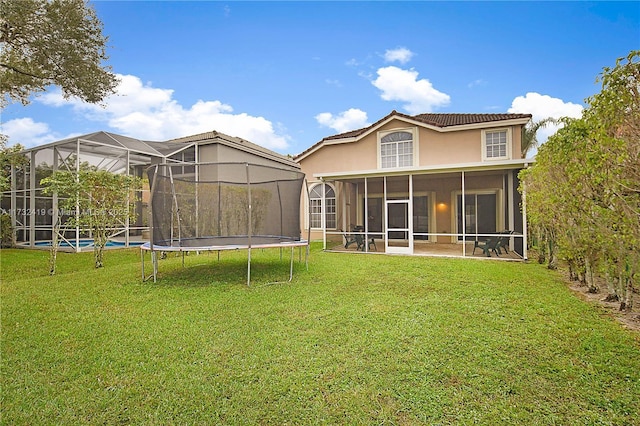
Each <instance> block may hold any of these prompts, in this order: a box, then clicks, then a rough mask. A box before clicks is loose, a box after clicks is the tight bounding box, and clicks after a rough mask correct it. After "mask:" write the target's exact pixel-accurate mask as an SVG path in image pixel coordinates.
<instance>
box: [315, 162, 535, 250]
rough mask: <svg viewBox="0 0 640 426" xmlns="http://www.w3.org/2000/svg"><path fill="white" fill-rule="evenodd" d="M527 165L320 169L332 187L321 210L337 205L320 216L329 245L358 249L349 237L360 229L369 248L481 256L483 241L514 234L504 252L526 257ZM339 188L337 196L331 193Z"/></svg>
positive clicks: (324, 183) (363, 246) (365, 247)
mask: <svg viewBox="0 0 640 426" xmlns="http://www.w3.org/2000/svg"><path fill="white" fill-rule="evenodd" d="M521 168H522V166H520V167H519V168H513V169H505V168H504V167H502V168H500V169H491V168H490V167H486V166H485V167H476V168H469V169H466V170H465V169H456V170H447V169H439V170H423V171H411V172H404V173H403V172H401V171H398V172H395V173H393V174H390V173H387V174H379V175H376V174H368V175H351V176H344V175H343V176H331V175H329V174H326V175H323V176H317V177H319V178H320V179H321V184H320V185H321V187H324V188H325V191H318V193H322V194H325V197H323V199H322V200H321V203H322V204H321V208H320V209H319V210H320V211H325V212H330V211H331V208H332V205H335V206H334V207H333V209H334V210H335V214H334V215H332V216H329V219H327V215H323V216H322V217H321V218H320V217H318V219H322V220H321V222H322V223H321V224H320V227H321V229H322V234H323V240H324V247H325V249H327V250H338V251H344V250H354V246H351V245H350V244H348V239H349V238H354V235H355V236H359V237H360V239H361V241H363V242H364V243H363V244H358V247H357V249H359V250H362V251H364V252H372V251H375V252H384V253H396V254H431V255H447V256H482V255H483V252H482V250H477V249H476V250H475V253H474V247H475V246H476V245H477V244H476V242H484V241H485V240H487V239H489V238H491V237H497V236H500V235H504V233H508V235H509V237H508V246H507V247H505V248H506V249H507V250H506V253H505V251H504V250H503V251H502V254H501V255H500V257H503V258H512V259H514V258H517V259H526V258H527V252H526V210H525V209H524V207H525V206H524V204H523V197H522V196H521V194H520V193H519V192H518V185H519V181H518V172H519V170H520V169H521ZM332 193H333V194H335V199H329V200H328V199H327V197H326V194H329V195H331V194H332ZM322 207H324V208H322ZM312 212H313V210H312ZM345 246H347V247H345ZM492 256H493V257H495V256H496V255H495V254H493V255H492Z"/></svg>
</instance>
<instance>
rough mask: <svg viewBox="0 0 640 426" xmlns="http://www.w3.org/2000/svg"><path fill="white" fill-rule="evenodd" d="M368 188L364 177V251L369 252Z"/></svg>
mask: <svg viewBox="0 0 640 426" xmlns="http://www.w3.org/2000/svg"><path fill="white" fill-rule="evenodd" d="M368 198H369V188H367V177H366V176H365V178H364V212H363V213H364V215H363V216H364V241H365V242H364V251H365V252H367V253H368V252H369V243H368V241H369V200H368Z"/></svg>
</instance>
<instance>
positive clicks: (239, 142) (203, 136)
mask: <svg viewBox="0 0 640 426" xmlns="http://www.w3.org/2000/svg"><path fill="white" fill-rule="evenodd" d="M213 139H215V140H217V141H218V142H221V143H225V144H227V145H229V146H233V147H235V148H239V149H241V150H243V151H247V152H253V153H256V154H259V155H261V156H262V157H266V158H271V159H273V160H277V161H279V162H281V163H285V164H287V165H290V166H293V167H296V168H299V167H300V165H299V164H298V163H296V162H295V161H293V160H292V159H291V158H289V157H288V156H286V155H282V154H278V153H277V152H275V151H271V150H270V149H267V148H265V147H263V146H260V145H256V144H255V143H252V142H249V141H248V140H246V139H242V138H238V137H235V136H229V135H226V134H224V133H220V132H218V131H216V130H214V131H211V132H205V133H199V134H197V135H191V136H185V137H182V138H177V139H171V140H170V141H167V142H170V143H186V142H195V143H198V142H203V141H209V140H213Z"/></svg>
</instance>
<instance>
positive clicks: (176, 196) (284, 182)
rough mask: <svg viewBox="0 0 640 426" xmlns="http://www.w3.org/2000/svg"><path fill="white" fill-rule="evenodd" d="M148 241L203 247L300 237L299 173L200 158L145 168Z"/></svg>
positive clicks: (168, 244)
mask: <svg viewBox="0 0 640 426" xmlns="http://www.w3.org/2000/svg"><path fill="white" fill-rule="evenodd" d="M148 175H149V182H150V185H151V203H150V204H151V223H150V226H151V241H152V243H153V244H155V245H163V246H177V247H200V246H202V247H204V246H211V245H225V244H232V245H235V244H238V245H240V244H244V245H246V244H248V242H249V240H250V239H252V241H254V242H255V243H256V244H257V243H258V242H260V241H266V240H270V241H273V242H282V241H298V240H300V194H301V190H302V186H303V183H304V174H303V173H302V172H300V171H297V170H293V169H279V168H275V167H270V166H264V165H257V164H247V163H205V164H197V165H196V167H195V170H194V168H190V169H186V168H185V167H184V166H183V165H167V164H159V165H155V166H152V167H150V168H149V169H148Z"/></svg>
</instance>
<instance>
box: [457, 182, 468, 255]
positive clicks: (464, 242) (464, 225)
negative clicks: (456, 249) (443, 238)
mask: <svg viewBox="0 0 640 426" xmlns="http://www.w3.org/2000/svg"><path fill="white" fill-rule="evenodd" d="M460 174H461V175H462V213H461V214H462V257H466V256H467V234H466V230H467V214H466V213H467V209H466V205H465V196H464V170H463V171H462V172H460ZM456 238H458V237H457V236H456Z"/></svg>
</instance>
